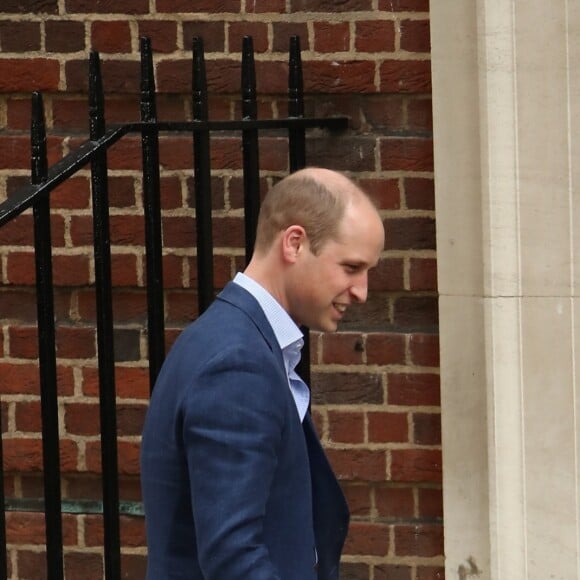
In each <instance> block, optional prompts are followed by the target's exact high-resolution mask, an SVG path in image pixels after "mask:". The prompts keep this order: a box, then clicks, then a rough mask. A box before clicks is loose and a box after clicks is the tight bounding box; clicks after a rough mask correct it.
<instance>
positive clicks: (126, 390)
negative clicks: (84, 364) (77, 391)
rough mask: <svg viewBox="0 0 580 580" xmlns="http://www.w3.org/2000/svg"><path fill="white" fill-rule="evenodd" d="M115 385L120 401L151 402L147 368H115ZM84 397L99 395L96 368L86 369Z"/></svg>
mask: <svg viewBox="0 0 580 580" xmlns="http://www.w3.org/2000/svg"><path fill="white" fill-rule="evenodd" d="M115 385H116V391H117V396H118V397H119V398H120V399H127V398H128V399H145V400H149V394H150V388H149V371H148V370H147V369H145V368H138V367H122V366H118V365H117V366H116V368H115ZM82 391H83V395H84V396H87V397H96V396H98V394H99V378H98V373H97V370H96V369H94V368H84V369H83V378H82Z"/></svg>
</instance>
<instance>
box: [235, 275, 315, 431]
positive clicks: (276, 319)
mask: <svg viewBox="0 0 580 580" xmlns="http://www.w3.org/2000/svg"><path fill="white" fill-rule="evenodd" d="M233 281H234V283H236V284H238V286H241V287H242V288H244V289H245V290H247V291H248V292H249V293H250V294H251V295H252V296H253V297H254V298H255V299H256V300H257V301H258V304H259V305H260V306H261V308H262V310H263V311H264V314H265V315H266V318H267V319H268V322H269V323H270V326H271V327H272V330H273V331H274V335H275V336H276V340H277V341H278V344H279V345H280V349H281V350H282V356H283V358H284V366H285V367H286V376H287V377H288V386H289V387H290V391H291V393H292V397H293V398H294V402H295V403H296V409H297V410H298V415H299V417H300V421H303V420H304V417H305V415H306V412H307V411H308V404H309V402H310V391H309V389H308V387H307V386H306V384H305V383H304V381H303V380H302V379H301V378H300V377H299V376H298V373H297V372H296V370H295V369H296V365H297V364H298V362H299V361H300V356H301V350H302V347H303V346H304V335H303V334H302V332H301V330H300V328H298V326H297V325H296V323H295V322H294V321H293V320H292V318H290V315H289V314H288V313H287V312H286V310H284V308H282V306H281V305H280V303H279V302H278V301H277V300H276V299H275V298H274V297H273V296H272V295H271V294H270V293H269V292H268V291H267V290H266V289H265V288H264V287H263V286H261V285H260V284H258V282H256V281H255V280H253V279H252V278H250V277H249V276H246V275H245V274H243V273H242V272H238V273H237V274H236V276H235V278H234V280H233Z"/></svg>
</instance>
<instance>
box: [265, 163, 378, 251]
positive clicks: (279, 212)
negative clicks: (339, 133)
mask: <svg viewBox="0 0 580 580" xmlns="http://www.w3.org/2000/svg"><path fill="white" fill-rule="evenodd" d="M357 202H363V203H369V204H370V203H371V202H370V200H369V199H368V198H367V196H366V194H365V193H364V192H363V191H362V190H361V189H360V188H359V187H358V186H357V185H356V184H355V183H354V182H352V181H351V180H350V179H348V177H346V176H345V175H343V174H342V173H338V172H336V171H332V170H330V169H323V168H320V167H309V168H306V169H301V170H300V171H296V172H295V173H292V174H290V175H289V176H288V177H285V178H284V179H282V180H281V181H279V182H278V183H277V184H276V185H275V186H274V187H273V188H272V189H271V190H270V191H269V192H268V194H267V195H266V198H265V199H264V202H263V203H262V207H261V209H260V217H259V220H258V230H257V234H256V252H257V253H259V254H264V253H266V252H268V250H269V249H270V247H271V246H272V244H273V242H274V239H275V238H276V236H277V235H278V233H279V232H281V231H284V230H285V229H286V228H288V227H289V226H291V225H300V226H302V227H303V228H304V230H305V231H306V235H307V237H308V241H309V243H310V249H311V251H312V252H313V253H314V254H317V253H318V252H319V251H320V248H321V247H322V246H323V245H324V243H325V242H326V241H327V240H330V239H336V237H337V236H338V230H339V226H340V223H341V220H342V218H343V216H344V214H345V211H346V208H347V207H348V205H349V204H351V203H357Z"/></svg>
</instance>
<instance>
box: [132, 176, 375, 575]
mask: <svg viewBox="0 0 580 580" xmlns="http://www.w3.org/2000/svg"><path fill="white" fill-rule="evenodd" d="M383 245H384V230H383V224H382V221H381V219H380V217H379V215H378V213H377V211H376V209H375V207H374V206H373V204H372V203H371V202H370V200H369V199H368V197H367V196H366V195H365V194H364V193H363V192H362V191H361V190H360V189H359V188H358V187H357V186H356V185H355V184H354V183H353V182H352V181H350V180H349V179H347V178H346V177H345V176H344V175H342V174H340V173H337V172H334V171H330V170H326V169H320V168H307V169H303V170H301V171H298V172H296V173H293V174H291V175H290V176H288V177H286V178H285V179H283V180H282V181H280V182H279V183H278V184H276V185H275V186H274V187H273V188H272V189H271V190H270V192H269V193H268V195H267V196H266V198H265V200H264V202H263V204H262V207H261V210H260V217H259V220H258V230H257V238H256V246H255V250H254V255H253V257H252V260H251V261H250V264H249V265H248V267H247V269H246V270H245V272H244V273H243V274H242V273H239V274H237V275H236V277H235V278H234V280H233V281H232V282H230V283H229V284H228V285H227V286H226V288H225V289H224V290H223V291H222V292H221V293H220V294H219V296H218V297H217V298H216V300H215V301H214V303H213V304H212V305H211V306H210V307H209V308H208V310H207V311H206V312H205V313H204V314H203V315H202V316H200V317H199V318H198V319H197V320H196V321H195V322H194V323H193V324H191V325H190V326H189V327H188V328H187V329H186V330H185V331H184V332H183V333H182V334H181V335H180V337H179V338H178V340H177V341H176V343H175V344H174V346H173V348H172V349H171V351H170V353H169V355H168V357H167V359H166V361H165V363H164V365H163V368H162V370H161V372H160V374H159V378H158V380H157V384H156V386H155V389H154V391H153V395H152V398H151V403H150V408H149V411H148V414H147V419H146V422H145V428H144V432H143V443H142V455H141V477H142V487H143V500H144V505H145V515H146V526H147V540H148V550H149V552H148V567H147V579H148V580H177V579H182V580H186V579H187V580H202V579H203V580H338V578H339V571H338V570H339V560H340V554H341V550H342V547H343V544H344V541H345V538H346V534H347V529H348V518H349V515H348V509H347V506H346V502H345V499H344V496H343V494H342V491H341V489H340V486H339V484H338V482H337V480H336V478H335V476H334V474H333V473H332V470H331V468H330V465H329V463H328V461H327V459H326V456H325V455H324V452H323V450H322V447H321V445H320V442H319V439H318V436H317V435H316V433H315V431H314V427H313V425H312V421H311V419H310V416H309V414H308V405H309V390H308V388H307V387H306V385H305V384H304V383H303V382H302V380H301V379H300V377H299V376H298V374H297V373H296V371H295V370H294V369H295V366H296V364H297V362H298V360H299V359H300V348H301V346H302V333H301V332H300V329H299V325H305V326H307V327H309V328H312V329H315V330H319V331H334V330H336V327H337V325H338V322H339V320H340V319H341V318H342V316H343V315H344V312H345V310H346V309H347V308H348V306H349V305H350V304H352V303H354V302H364V301H365V300H366V297H367V275H368V270H369V269H370V268H372V267H373V266H375V265H376V264H377V261H378V259H379V256H380V253H381V251H382V249H383Z"/></svg>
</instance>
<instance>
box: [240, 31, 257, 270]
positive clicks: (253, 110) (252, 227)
mask: <svg viewBox="0 0 580 580" xmlns="http://www.w3.org/2000/svg"><path fill="white" fill-rule="evenodd" d="M242 117H243V119H244V120H255V119H257V118H258V102H257V100H256V67H255V63H254V45H253V41H252V37H251V36H244V39H243V44H242ZM242 153H243V175H244V227H245V238H246V263H248V262H249V261H250V259H251V257H252V253H253V251H254V244H255V242H256V228H257V224H258V213H259V211H260V162H259V148H258V130H257V129H256V128H250V129H244V130H243V131H242Z"/></svg>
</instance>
